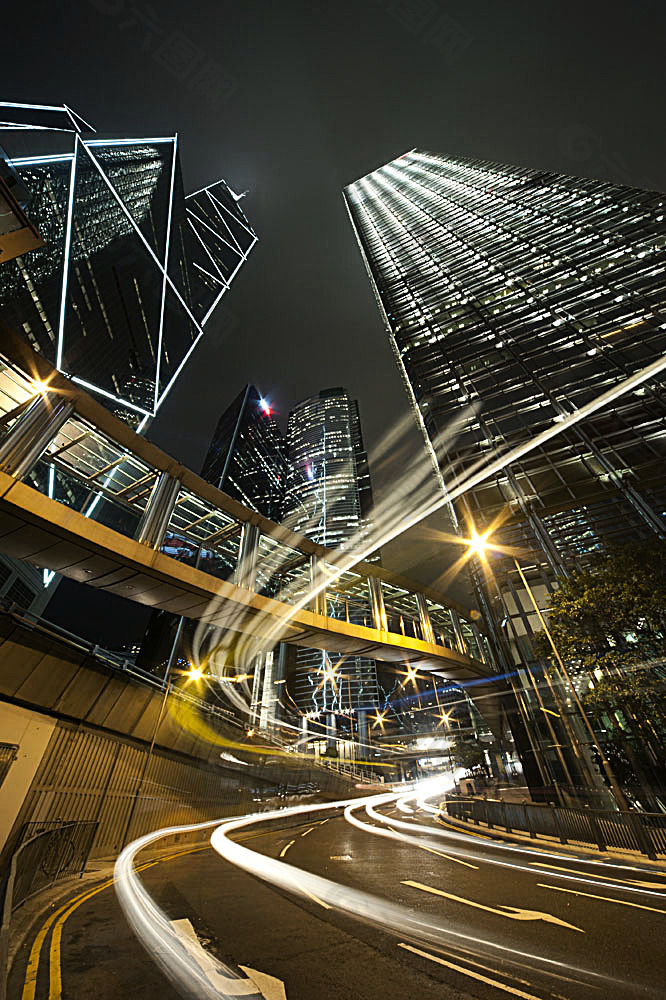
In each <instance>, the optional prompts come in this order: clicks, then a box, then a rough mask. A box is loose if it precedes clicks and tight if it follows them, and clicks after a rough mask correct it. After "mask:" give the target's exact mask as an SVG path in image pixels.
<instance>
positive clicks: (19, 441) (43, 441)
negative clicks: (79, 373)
mask: <svg viewBox="0 0 666 1000" xmlns="http://www.w3.org/2000/svg"><path fill="white" fill-rule="evenodd" d="M73 412H74V407H73V406H72V404H71V403H70V402H69V401H68V400H66V399H63V398H62V396H57V395H56V394H55V393H52V392H45V393H42V394H40V395H39V396H37V398H36V399H35V401H34V402H33V403H31V404H30V406H29V407H28V409H27V410H24V411H23V413H22V414H21V416H20V417H19V418H18V420H17V421H16V423H15V424H14V426H13V427H12V428H11V430H10V431H9V432H8V434H7V435H6V437H5V439H4V440H3V441H2V443H1V444H0V469H3V471H4V472H8V473H9V474H10V475H11V476H13V477H14V478H15V479H25V477H26V476H27V475H28V473H29V472H30V471H31V469H33V468H34V466H35V465H36V464H37V462H38V461H39V459H40V458H41V457H42V455H43V454H44V452H45V451H46V449H47V448H48V446H49V444H50V443H51V441H52V440H53V438H54V437H55V436H56V434H57V433H58V431H59V430H60V428H61V427H62V426H63V424H64V423H65V422H66V421H67V420H68V419H69V417H70V416H71V414H72V413H73Z"/></svg>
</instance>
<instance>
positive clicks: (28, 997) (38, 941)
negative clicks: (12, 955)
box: [21, 847, 205, 1000]
mask: <svg viewBox="0 0 666 1000" xmlns="http://www.w3.org/2000/svg"><path fill="white" fill-rule="evenodd" d="M201 850H205V848H202V847H197V848H191V849H189V850H186V851H179V852H178V853H177V854H170V855H167V856H166V857H164V858H158V859H157V860H155V861H148V862H146V864H143V865H139V866H138V867H137V868H136V871H145V869H146V868H151V867H152V866H153V865H158V864H160V862H161V861H170V860H171V859H173V858H177V857H180V856H181V855H183V854H192V853H194V852H195V851H201ZM114 881H115V879H113V878H110V879H107V880H106V881H105V882H103V883H102V884H101V885H98V886H96V888H94V889H89V890H87V891H86V892H83V893H81V894H80V895H78V896H75V897H74V899H70V900H68V902H66V903H63V905H62V906H60V907H58V909H57V910H55V911H54V912H53V913H52V914H51V915H50V916H49V917H48V918H47V919H46V920H45V921H44V923H43V924H42V926H41V928H40V929H39V932H38V934H37V936H36V937H35V940H34V941H33V944H32V948H31V949H30V956H29V958H28V964H27V967H26V971H25V977H24V980H23V991H22V993H21V1000H35V991H36V988H37V975H38V972H39V961H40V956H41V951H42V946H43V944H44V940H45V939H46V937H47V935H48V933H49V930H50V929H51V926H52V925H53V924H54V923H55V922H56V920H57V921H58V925H57V927H56V928H55V929H54V934H55V933H56V930H58V935H57V946H56V947H55V948H54V946H53V941H52V942H51V948H50V952H49V957H50V960H51V962H53V960H54V959H55V960H56V961H57V969H55V970H54V969H53V968H51V966H50V967H49V997H51V996H54V997H59V996H60V995H61V991H62V985H61V972H60V940H61V937H62V924H64V922H65V920H66V919H67V917H68V916H69V915H70V913H72V912H73V911H74V910H75V909H76V908H77V907H78V906H80V905H81V903H84V902H85V901H86V900H87V899H90V898H91V897H92V896H96V895H97V893H98V892H102V890H103V889H108V888H109V886H112V885H113V883H114ZM65 911H67V912H66V913H65ZM58 918H60V920H58ZM59 991H60V992H59Z"/></svg>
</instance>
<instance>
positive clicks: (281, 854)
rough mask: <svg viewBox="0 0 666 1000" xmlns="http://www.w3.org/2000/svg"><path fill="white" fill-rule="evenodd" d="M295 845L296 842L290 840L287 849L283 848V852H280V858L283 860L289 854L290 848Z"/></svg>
mask: <svg viewBox="0 0 666 1000" xmlns="http://www.w3.org/2000/svg"><path fill="white" fill-rule="evenodd" d="M295 843H296V841H295V840H290V841H289V843H288V844H287V845H286V847H283V848H282V850H281V851H280V857H281V858H283V857H284V856H285V854H286V853H287V851H288V850H289V848H290V847H291V846H292V845H293V844H295Z"/></svg>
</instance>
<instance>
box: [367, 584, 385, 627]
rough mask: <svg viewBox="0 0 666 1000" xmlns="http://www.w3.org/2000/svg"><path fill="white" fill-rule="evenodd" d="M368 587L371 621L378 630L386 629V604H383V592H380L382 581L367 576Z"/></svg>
mask: <svg viewBox="0 0 666 1000" xmlns="http://www.w3.org/2000/svg"><path fill="white" fill-rule="evenodd" d="M368 588H369V590H370V606H371V608H372V623H373V625H374V626H375V628H376V629H377V630H378V631H380V632H386V631H388V625H387V622H386V606H385V604H384V594H383V593H382V581H381V580H378V579H377V577H376V576H369V577H368Z"/></svg>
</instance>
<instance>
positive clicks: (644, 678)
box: [537, 540, 666, 768]
mask: <svg viewBox="0 0 666 1000" xmlns="http://www.w3.org/2000/svg"><path fill="white" fill-rule="evenodd" d="M559 584H560V586H559V589H558V590H557V591H556V592H555V593H554V594H553V595H552V597H551V601H550V611H549V616H548V627H549V630H550V632H551V635H552V637H553V640H554V642H555V644H556V646H557V648H558V651H559V653H560V656H561V657H562V659H563V660H564V661H565V662H566V663H567V667H568V668H569V670H570V671H571V672H572V673H573V674H574V675H577V676H578V677H579V678H581V679H582V678H583V677H586V679H587V678H589V681H590V683H589V684H585V685H583V687H584V690H583V693H582V698H583V702H584V704H585V706H586V708H588V709H589V710H590V712H591V713H592V714H593V715H594V716H595V717H596V719H597V721H598V722H599V723H600V724H601V725H602V726H603V727H604V728H606V729H609V730H610V735H611V738H612V739H613V741H614V742H615V743H616V745H617V746H618V748H619V749H621V750H622V753H629V755H630V757H631V761H630V760H629V758H627V760H626V763H627V767H629V766H631V767H633V766H635V765H637V766H638V767H639V768H640V762H638V761H637V760H636V758H635V752H636V749H638V752H639V753H640V754H641V755H643V754H645V758H646V761H647V762H650V763H651V764H652V765H656V764H659V763H663V761H664V758H665V757H666V698H665V696H666V543H665V542H660V541H657V540H655V541H653V542H651V543H650V544H630V545H624V546H622V547H619V548H616V549H615V550H613V551H611V552H609V553H607V554H604V555H599V556H597V557H596V558H595V559H594V560H593V561H592V563H591V564H590V566H589V567H588V568H586V569H584V570H579V571H577V572H574V573H572V574H571V576H570V577H568V579H566V580H565V579H563V580H560V581H559ZM537 650H538V652H539V654H540V655H542V656H544V657H546V656H550V655H551V653H552V651H551V647H550V643H549V642H548V639H547V636H546V635H545V634H544V633H543V632H541V633H539V635H538V636H537ZM628 737H634V738H635V740H636V741H638V746H637V745H636V744H634V747H633V749H632V746H630V745H628V743H627V739H628Z"/></svg>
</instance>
